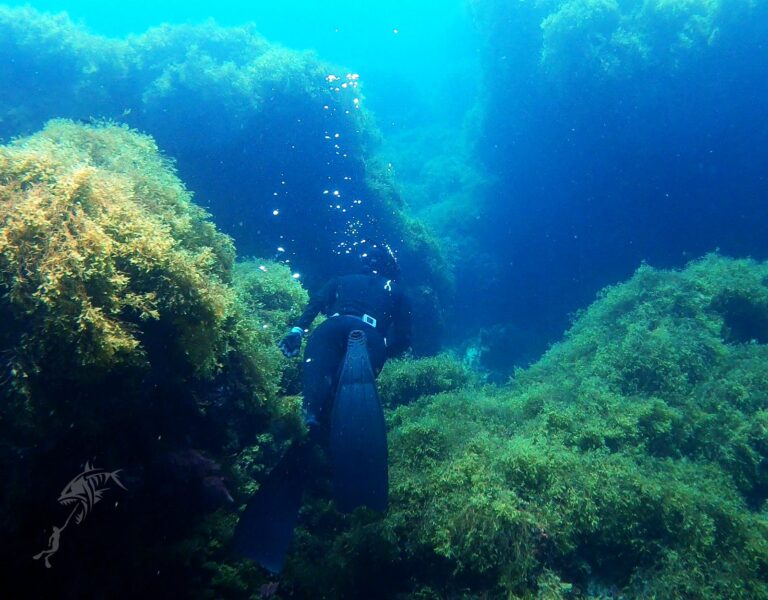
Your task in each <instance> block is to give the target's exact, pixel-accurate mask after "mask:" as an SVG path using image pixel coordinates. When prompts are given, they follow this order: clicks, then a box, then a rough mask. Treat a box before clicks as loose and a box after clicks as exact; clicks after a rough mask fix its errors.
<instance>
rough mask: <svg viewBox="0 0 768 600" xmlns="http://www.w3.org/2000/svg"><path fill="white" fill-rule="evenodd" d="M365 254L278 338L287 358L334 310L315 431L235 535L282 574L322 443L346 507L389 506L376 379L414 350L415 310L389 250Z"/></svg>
mask: <svg viewBox="0 0 768 600" xmlns="http://www.w3.org/2000/svg"><path fill="white" fill-rule="evenodd" d="M359 258H360V263H361V268H360V270H359V272H358V273H354V274H350V275H343V276H339V277H334V278H333V279H331V280H330V281H329V282H328V283H326V284H325V285H324V286H323V287H322V288H321V289H320V291H319V292H318V293H317V294H316V295H313V296H312V298H311V300H310V302H309V304H308V305H307V307H306V309H305V311H304V313H303V314H302V315H301V317H300V318H299V319H298V321H297V323H296V326H295V327H293V328H292V329H291V330H290V332H289V333H288V334H287V335H286V336H285V337H283V338H282V340H280V342H279V344H278V346H279V347H280V350H281V351H282V352H283V354H284V355H285V356H286V357H293V356H297V355H298V354H299V352H300V350H301V345H302V340H303V338H304V336H305V335H306V333H307V332H308V330H309V328H310V326H311V325H312V322H313V321H314V320H315V318H316V317H317V315H318V314H319V313H321V312H322V313H323V314H325V315H327V317H328V318H327V319H326V320H325V321H324V322H323V323H321V324H320V325H319V326H318V327H317V328H316V329H315V331H314V332H313V333H312V335H311V336H310V337H309V339H308V341H307V346H306V349H305V351H304V363H303V378H302V380H303V386H304V390H303V392H304V401H303V410H304V419H305V423H306V425H307V428H308V430H309V435H308V436H307V438H306V439H305V440H302V441H300V442H298V443H296V444H294V446H293V447H291V448H290V449H289V450H288V451H287V452H286V454H285V456H284V457H283V458H282V460H281V461H280V462H279V463H278V465H277V466H276V467H275V468H274V469H273V470H272V472H271V473H270V474H269V476H267V478H266V479H265V481H264V482H263V483H262V485H261V487H260V488H259V490H258V491H257V492H256V493H255V494H254V496H253V497H252V498H251V499H250V501H249V502H248V504H247V506H246V509H245V511H243V514H242V516H241V517H240V521H239V523H238V526H237V529H236V531H235V540H234V542H235V547H236V548H237V550H238V551H239V552H240V554H242V555H244V556H247V557H248V558H251V559H252V560H255V561H257V562H259V563H260V564H261V565H262V566H263V567H265V568H266V569H267V570H269V571H271V572H272V573H277V572H279V571H280V570H282V567H283V562H284V560H285V555H286V554H287V552H288V547H289V545H290V542H291V539H292V537H293V529H294V527H295V525H296V521H297V518H298V512H299V509H300V508H301V500H302V495H303V491H304V487H305V485H306V483H307V481H308V479H310V477H311V470H312V467H311V462H312V461H311V459H310V455H311V450H312V448H313V447H315V446H317V445H320V446H323V447H325V448H327V450H329V454H330V462H331V468H332V479H333V495H334V501H335V504H336V506H337V508H338V509H339V510H342V511H344V512H351V511H352V510H354V509H355V508H357V507H358V506H367V507H368V508H372V509H374V510H380V511H384V510H386V508H387V493H388V470H387V444H386V423H385V421H384V413H383V410H382V408H381V403H380V402H379V397H378V392H377V390H376V381H375V379H376V377H377V376H378V374H379V372H380V371H381V368H382V367H383V366H384V363H385V361H386V360H387V358H390V357H393V356H397V355H399V354H401V353H402V352H404V351H406V350H407V349H408V347H409V346H410V335H411V308H410V303H409V301H408V299H407V296H406V295H405V293H404V291H403V290H402V289H401V288H400V287H399V286H398V284H397V283H396V282H395V281H396V279H397V278H398V275H399V272H400V269H399V265H398V263H397V259H396V258H395V255H394V253H393V252H392V250H391V249H390V248H389V246H387V245H385V244H384V245H381V244H378V245H376V244H372V245H371V246H370V247H369V248H368V249H367V251H365V252H363V253H361V254H360V256H359Z"/></svg>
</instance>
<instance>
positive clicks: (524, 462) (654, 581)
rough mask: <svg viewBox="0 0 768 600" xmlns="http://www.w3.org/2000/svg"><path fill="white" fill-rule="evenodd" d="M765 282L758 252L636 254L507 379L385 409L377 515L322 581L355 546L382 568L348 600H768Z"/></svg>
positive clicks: (356, 526) (345, 544)
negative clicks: (645, 260) (674, 266)
mask: <svg viewBox="0 0 768 600" xmlns="http://www.w3.org/2000/svg"><path fill="white" fill-rule="evenodd" d="M766 293H768V264H766V263H757V262H754V261H750V260H732V259H727V258H724V257H720V256H717V255H709V256H707V257H705V258H703V259H701V260H699V261H696V262H693V263H691V264H690V265H689V266H688V267H687V268H686V269H685V270H682V271H660V270H656V269H652V268H650V267H647V266H643V267H641V268H640V269H639V270H638V271H637V273H636V274H635V276H634V277H633V278H632V279H631V280H630V281H629V282H627V283H625V284H621V285H617V286H614V287H610V288H608V289H606V290H604V291H603V292H602V293H601V294H600V297H599V298H598V300H597V301H596V302H595V303H594V304H593V305H592V306H590V307H589V308H588V309H587V310H585V311H583V313H582V314H580V315H579V316H578V318H577V319H576V321H575V323H574V324H573V327H572V328H571V329H570V331H569V332H568V334H567V335H566V338H565V339H564V340H563V341H562V342H561V343H559V344H557V345H555V346H554V347H553V348H552V349H551V350H550V351H549V352H548V353H547V354H546V355H545V356H544V357H543V358H542V359H541V360H540V361H539V362H537V363H536V364H535V365H533V366H532V367H531V368H530V369H528V370H525V371H519V372H518V373H517V374H516V377H515V379H514V381H513V382H512V383H511V384H510V385H508V386H506V387H503V388H472V387H470V388H463V389H459V390H454V391H450V392H446V393H442V394H439V395H437V396H427V397H424V398H422V399H420V400H418V401H416V402H415V403H413V404H410V405H405V406H398V407H397V408H396V409H395V410H394V411H392V412H391V413H390V415H389V421H390V424H391V428H392V429H391V434H390V440H389V443H390V464H391V507H390V510H389V512H388V513H387V515H386V516H385V517H384V518H383V519H379V520H376V519H373V520H371V518H370V517H366V516H365V515H362V514H361V515H357V517H356V519H357V520H353V521H352V522H351V523H349V524H348V525H347V530H346V532H344V533H342V534H341V536H334V537H335V539H336V541H335V542H334V545H333V548H334V552H335V553H338V554H339V555H338V556H337V555H336V554H333V555H332V556H330V557H328V558H327V565H325V566H326V567H327V569H328V572H329V573H331V574H332V575H328V580H327V581H325V580H324V581H323V584H324V585H328V586H333V585H338V584H334V581H335V579H334V578H335V577H340V576H341V575H342V573H344V571H343V569H342V570H341V572H339V569H340V567H339V566H338V565H339V564H345V563H346V564H347V567H346V568H349V569H354V568H356V567H354V565H352V566H350V565H349V563H348V561H352V560H354V559H353V557H358V559H357V560H364V561H365V563H366V569H368V572H376V573H381V580H376V581H373V582H371V581H368V582H366V583H363V582H361V581H360V579H359V578H357V577H356V576H355V575H354V574H352V575H348V577H349V578H350V579H352V580H354V581H357V584H356V585H358V586H359V587H357V588H354V589H349V588H345V589H341V588H339V590H340V591H339V593H340V594H342V595H344V594H346V595H348V596H349V597H353V596H354V595H355V594H359V593H361V590H365V591H367V590H369V589H376V587H377V586H387V585H388V586H392V587H388V588H386V589H389V590H390V593H389V597H395V596H396V595H397V594H403V595H404V596H409V597H410V596H412V595H416V596H417V597H446V596H456V597H483V596H484V595H488V596H491V597H509V598H533V597H538V598H574V597H584V598H587V597H591V598H598V597H606V596H609V595H611V594H613V597H618V596H616V595H617V594H620V597H627V598H635V597H657V598H662V597H664V598H691V597H696V598H766V597H768V570H767V569H768V523H766V520H765V517H764V514H763V513H762V511H763V509H764V503H765V500H766V498H767V497H768V488H766V485H765V483H766V479H765V477H766V468H765V459H766V451H767V450H768V444H766V441H767V440H768V437H767V436H768V429H766V427H765V425H766V419H765V414H764V413H765V398H766V397H767V395H768V367H767V366H766V365H768V362H767V361H766V359H767V358H768V351H767V350H766V346H765V345H764V344H763V343H761V341H760V340H761V339H762V337H761V336H762V335H763V333H762V332H763V327H764V322H765V318H766V316H768V303H766ZM417 365H418V363H416V365H414V366H413V367H412V368H411V369H410V370H409V369H408V368H407V367H406V363H401V364H396V365H395V368H393V371H392V372H391V373H390V375H389V377H392V378H393V379H396V378H397V374H399V373H402V374H403V376H402V380H403V386H405V387H406V389H412V387H411V386H412V383H411V381H412V380H413V377H412V373H411V371H419V370H420V369H419V367H418V366H417ZM386 386H387V387H389V388H391V389H397V388H396V385H395V383H394V381H392V382H388V383H387V384H386ZM424 391H425V393H431V392H432V390H431V389H430V386H429V384H425V387H424ZM315 510H316V511H320V513H318V514H321V513H322V507H316V508H315ZM335 526H339V523H336V524H335ZM339 539H341V540H343V541H339ZM329 543H330V542H329ZM304 544H305V548H306V549H305V550H304V551H309V550H308V549H309V548H311V544H310V543H309V542H308V541H305V542H304ZM361 556H362V557H365V558H364V559H360V558H359V557H361ZM305 560H306V559H303V558H302V556H301V555H300V556H299V557H297V558H296V561H297V563H298V564H303V562H304V561H305ZM372 565H373V566H372ZM322 568H323V567H320V569H319V570H322ZM312 573H313V575H314V576H318V573H317V570H313V571H312ZM394 574H397V575H396V576H395V575H394ZM295 576H296V577H297V578H298V579H299V581H301V577H302V575H301V570H300V569H297V570H296V571H295ZM304 585H308V582H304ZM360 586H362V587H360ZM469 590H471V592H470V591H469ZM611 590H613V591H611Z"/></svg>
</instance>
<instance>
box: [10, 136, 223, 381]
mask: <svg viewBox="0 0 768 600" xmlns="http://www.w3.org/2000/svg"><path fill="white" fill-rule="evenodd" d="M0 186H1V187H0V211H2V213H1V216H2V222H3V227H2V230H0V277H2V279H1V280H0V287H1V288H2V290H3V295H2V297H3V307H2V311H3V312H4V314H6V315H7V316H9V317H10V322H11V323H12V325H11V326H9V327H8V326H7V327H5V328H4V330H3V332H2V335H3V338H4V339H3V346H4V347H5V348H6V349H7V350H8V351H9V352H10V353H11V356H12V360H11V361H10V364H11V369H12V372H11V373H10V376H11V379H10V382H9V383H10V385H11V386H12V387H20V386H23V385H25V384H26V383H27V382H29V381H30V380H34V379H35V378H36V377H37V376H40V377H43V378H45V377H48V376H50V375H51V372H52V371H54V370H57V371H58V372H59V374H60V375H62V376H66V375H71V376H73V377H75V378H78V379H82V378H85V377H88V376H94V377H96V376H103V375H104V374H105V373H109V372H110V370H112V369H115V368H118V367H121V366H126V365H133V366H139V367H141V366H146V365H147V364H148V362H149V361H150V360H151V357H150V356H148V352H149V349H148V348H147V346H146V344H145V343H142V339H141V331H142V330H146V329H150V328H152V327H153V326H155V324H159V325H162V326H164V327H166V328H168V330H169V332H171V337H170V342H169V344H168V346H167V347H165V348H164V352H167V353H170V354H171V355H174V356H176V357H178V360H179V361H180V362H185V363H187V365H188V367H189V369H190V371H191V372H195V373H200V374H211V373H212V372H213V371H215V369H216V367H217V362H218V360H219V355H220V354H221V353H222V351H223V345H224V329H223V325H224V323H225V319H226V317H227V315H228V314H229V313H230V312H231V310H232V305H233V302H234V298H233V295H232V293H231V291H230V289H229V288H228V287H227V282H228V281H229V280H230V278H231V269H232V262H233V259H234V247H233V245H232V242H231V240H230V239H229V238H228V237H226V236H224V235H222V234H221V233H218V232H217V231H216V229H215V227H214V226H213V225H212V224H211V223H210V222H209V221H208V215H207V214H206V213H205V212H204V211H203V210H202V209H201V208H199V207H197V206H196V205H194V204H192V202H191V201H190V194H189V192H187V190H186V189H185V188H184V186H183V185H182V184H181V182H180V181H179V180H178V179H177V178H176V176H175V175H174V173H173V171H172V170H171V169H170V167H169V163H168V161H167V160H166V159H164V158H162V157H161V156H160V155H159V153H158V151H157V147H156V145H155V143H154V141H153V140H152V139H151V138H149V137H146V136H142V135H139V134H137V133H135V132H132V131H131V130H129V129H127V128H125V127H119V126H104V127H94V126H83V125H77V124H74V123H72V122H67V121H53V122H51V123H49V125H48V126H47V127H46V129H45V130H44V131H43V132H41V133H40V134H37V135H35V136H33V137H31V138H26V139H22V140H18V141H16V142H14V143H12V144H11V145H9V146H6V147H4V148H2V150H0ZM6 322H7V321H6ZM9 324H10V323H9Z"/></svg>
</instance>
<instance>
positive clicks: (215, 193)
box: [0, 8, 452, 351]
mask: <svg viewBox="0 0 768 600" xmlns="http://www.w3.org/2000/svg"><path fill="white" fill-rule="evenodd" d="M0 52H2V54H3V55H4V56H10V57H13V60H12V61H10V68H8V69H4V70H3V73H2V74H0V87H2V88H3V89H5V90H11V91H12V93H10V94H8V95H7V96H6V95H4V96H3V98H0V137H5V138H7V137H9V136H14V135H19V134H25V133H29V132H32V131H35V130H37V129H38V128H39V127H40V126H41V125H42V123H43V122H45V121H46V120H48V119H50V118H53V117H66V118H74V119H89V118H106V119H111V120H116V121H119V122H122V123H126V124H128V125H130V126H132V127H135V128H138V129H140V130H142V131H146V132H147V133H149V134H151V135H152V136H153V137H154V138H155V139H156V140H157V142H158V144H159V145H160V146H161V147H162V148H163V150H164V152H166V153H168V155H170V156H172V157H173V158H174V160H176V161H177V167H178V170H179V173H180V176H181V178H182V179H183V180H184V182H185V184H186V185H187V186H188V187H189V188H190V189H192V190H194V191H195V192H196V193H197V194H199V195H200V197H202V198H204V199H205V202H206V208H207V209H208V210H209V211H210V212H211V213H212V214H213V218H214V220H215V222H216V223H217V225H218V226H219V227H220V228H221V229H222V230H223V231H224V232H225V233H227V234H229V235H231V236H232V237H233V238H234V240H235V243H236V244H237V247H238V252H239V253H240V254H241V255H245V256H251V255H253V256H264V257H268V256H269V257H275V258H276V259H278V260H280V261H283V262H288V261H290V264H291V265H292V266H293V268H294V269H297V270H299V271H300V272H301V273H302V275H304V276H305V279H304V281H305V283H306V284H307V285H308V286H309V287H310V288H313V287H315V286H318V285H321V284H322V283H324V281H325V279H327V278H328V277H329V276H330V275H335V274H338V273H337V272H338V271H340V270H345V269H348V268H350V266H351V265H352V264H353V261H352V259H353V258H354V256H355V252H354V251H353V250H354V244H355V243H356V242H358V241H360V240H362V239H366V238H367V239H372V238H373V239H378V240H385V241H387V242H388V243H389V244H390V245H391V246H392V247H393V248H394V249H395V250H397V251H398V252H399V257H400V260H401V263H402V267H403V274H404V277H405V278H406V279H408V280H410V281H411V282H412V283H413V284H414V285H419V286H422V287H423V288H424V291H423V292H421V291H420V292H419V293H418V294H416V295H415V296H416V302H415V305H416V307H417V310H418V311H419V312H420V315H421V318H419V319H418V322H419V323H424V324H425V327H426V328H427V329H428V330H429V332H428V333H429V335H430V337H429V339H427V337H428V336H427V335H426V334H425V335H421V336H417V338H416V340H417V346H420V345H424V346H425V351H434V350H436V343H435V342H433V341H432V339H433V338H434V337H435V336H434V334H435V333H436V332H438V329H439V321H438V319H437V316H436V311H434V310H432V306H430V305H429V304H428V303H422V302H420V300H421V298H422V297H427V298H429V300H430V301H433V302H437V303H438V304H439V305H442V306H444V305H445V304H446V303H447V302H448V300H449V297H450V293H451V289H452V288H451V286H452V281H451V275H450V269H449V266H448V265H447V264H446V262H445V260H444V259H443V257H442V253H441V251H440V248H439V245H438V243H437V241H436V240H435V239H434V238H433V237H432V236H431V235H430V233H429V232H428V231H427V229H426V228H425V227H424V226H423V225H422V224H420V223H418V222H416V221H415V220H414V218H413V217H412V216H409V215H408V214H407V207H406V205H405V203H404V201H403V199H402V198H401V197H400V194H399V192H398V190H397V188H396V186H395V184H394V181H393V180H392V176H391V173H389V172H388V169H387V167H386V165H384V164H380V163H379V162H378V161H377V160H376V159H375V156H374V149H375V147H376V145H377V144H378V137H379V134H378V131H377V129H376V126H375V124H374V121H373V116H372V115H371V114H370V113H368V112H367V111H366V109H365V106H364V104H365V103H364V96H363V94H362V83H361V78H360V76H359V75H358V74H357V73H351V72H349V71H348V70H346V69H343V68H341V67H339V66H335V65H330V64H327V63H324V62H323V61H321V60H320V59H319V58H318V57H316V56H315V55H314V54H312V53H310V52H299V51H294V50H289V49H287V48H283V47H281V46H278V45H276V44H270V43H269V42H267V41H266V40H265V39H264V38H262V37H261V36H260V35H259V34H258V33H257V32H256V31H255V29H254V28H253V27H252V26H243V27H233V28H223V27H219V26H217V25H215V24H214V23H207V24H204V25H195V26H163V27H158V28H154V29H151V30H149V31H148V32H146V33H145V34H143V35H140V36H135V37H130V38H128V39H125V40H116V39H106V38H102V37H98V36H94V35H90V34H88V33H87V32H85V31H84V30H83V29H81V28H79V27H76V26H75V25H73V24H72V23H71V22H70V21H69V20H68V19H67V18H66V16H50V15H43V14H40V13H37V12H35V11H33V10H31V9H8V8H0ZM279 248H280V250H278V249H279ZM348 251H350V253H349V254H348ZM426 346H428V347H426Z"/></svg>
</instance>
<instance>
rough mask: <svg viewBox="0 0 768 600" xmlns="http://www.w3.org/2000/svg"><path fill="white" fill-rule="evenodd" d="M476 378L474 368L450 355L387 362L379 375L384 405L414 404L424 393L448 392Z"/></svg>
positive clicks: (392, 406)
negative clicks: (473, 372)
mask: <svg viewBox="0 0 768 600" xmlns="http://www.w3.org/2000/svg"><path fill="white" fill-rule="evenodd" d="M474 381H475V379H474V377H473V374H472V373H471V372H470V370H469V369H468V368H467V367H466V366H465V365H464V364H463V363H461V362H460V361H459V360H457V359H455V358H454V357H452V356H451V355H449V354H439V355H437V356H430V357H426V358H419V359H413V358H400V359H396V360H391V361H389V362H388V363H387V364H385V365H384V368H383V369H382V371H381V373H380V374H379V377H378V386H379V394H380V396H381V401H382V404H384V406H387V407H390V408H394V407H395V406H399V405H401V404H410V403H411V402H413V401H414V400H417V399H418V398H420V397H422V396H429V395H433V394H439V393H441V392H448V391H452V390H456V389H458V388H461V387H464V386H466V385H469V384H471V383H473V382H474Z"/></svg>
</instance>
